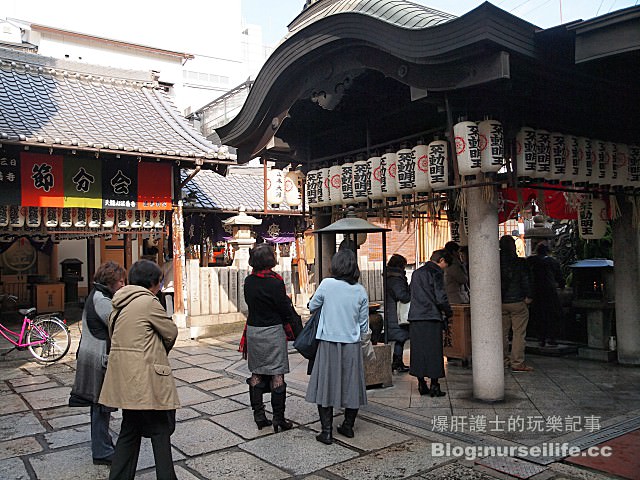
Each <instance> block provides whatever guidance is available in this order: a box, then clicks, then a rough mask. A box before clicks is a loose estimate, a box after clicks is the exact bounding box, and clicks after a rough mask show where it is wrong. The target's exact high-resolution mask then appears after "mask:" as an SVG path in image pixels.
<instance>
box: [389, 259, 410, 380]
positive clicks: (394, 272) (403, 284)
mask: <svg viewBox="0 0 640 480" xmlns="http://www.w3.org/2000/svg"><path fill="white" fill-rule="evenodd" d="M406 267H407V259H406V258H405V257H403V256H402V255H398V254H394V255H391V258H390V259H389V261H388V262H387V294H386V298H385V304H384V314H385V316H386V318H387V329H388V332H389V334H388V339H389V340H390V341H392V342H395V343H394V345H393V362H392V363H391V368H392V370H395V371H397V372H408V371H409V367H407V366H406V365H405V364H404V362H403V360H402V353H403V351H404V343H405V342H406V341H407V340H409V326H408V325H399V324H398V311H397V303H398V302H401V303H409V301H410V300H411V290H409V283H408V282H407V273H406V271H405V268H406Z"/></svg>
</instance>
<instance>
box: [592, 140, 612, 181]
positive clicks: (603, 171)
mask: <svg viewBox="0 0 640 480" xmlns="http://www.w3.org/2000/svg"><path fill="white" fill-rule="evenodd" d="M591 142H592V148H593V155H594V159H595V161H594V164H593V175H592V178H591V181H590V182H589V183H591V184H595V185H605V184H606V185H608V183H607V181H606V178H607V161H608V159H607V147H606V145H605V142H604V141H603V140H591Z"/></svg>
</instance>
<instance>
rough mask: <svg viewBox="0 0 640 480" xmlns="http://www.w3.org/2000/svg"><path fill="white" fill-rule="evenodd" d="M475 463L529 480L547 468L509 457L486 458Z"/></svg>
mask: <svg viewBox="0 0 640 480" xmlns="http://www.w3.org/2000/svg"><path fill="white" fill-rule="evenodd" d="M476 463H477V464H478V465H482V466H484V467H489V468H491V469H493V470H497V471H498V472H502V473H506V474H507V475H511V476H513V477H517V478H530V477H533V476H534V475H537V474H539V473H541V472H544V471H545V470H546V469H547V467H541V466H539V465H534V464H532V463H529V462H525V461H524V460H519V459H517V458H511V457H487V458H483V459H481V460H476Z"/></svg>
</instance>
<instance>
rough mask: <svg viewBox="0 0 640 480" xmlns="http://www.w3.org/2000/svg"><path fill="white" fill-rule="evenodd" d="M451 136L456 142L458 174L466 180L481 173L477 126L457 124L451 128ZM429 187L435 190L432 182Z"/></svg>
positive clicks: (473, 123) (472, 123)
mask: <svg viewBox="0 0 640 480" xmlns="http://www.w3.org/2000/svg"><path fill="white" fill-rule="evenodd" d="M453 135H454V137H455V142H456V158H457V160H458V173H459V174H460V175H462V176H464V177H467V178H468V179H473V178H475V177H476V175H477V174H479V173H480V172H481V171H482V159H481V157H480V135H479V133H478V124H477V123H475V122H468V121H465V122H458V123H456V124H455V125H454V126H453ZM432 180H433V177H432ZM431 186H432V187H433V188H434V190H435V185H434V184H433V181H432V183H431Z"/></svg>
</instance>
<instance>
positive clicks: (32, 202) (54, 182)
mask: <svg viewBox="0 0 640 480" xmlns="http://www.w3.org/2000/svg"><path fill="white" fill-rule="evenodd" d="M62 162H63V157H62V155H49V154H46V153H31V152H21V153H20V174H21V179H20V180H21V182H20V183H21V187H22V199H21V204H22V205H24V206H29V207H62V206H64V181H63V168H62Z"/></svg>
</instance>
